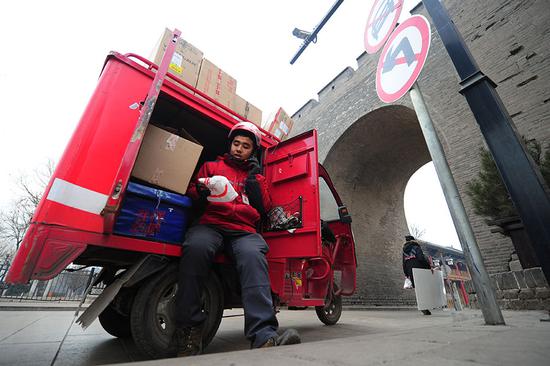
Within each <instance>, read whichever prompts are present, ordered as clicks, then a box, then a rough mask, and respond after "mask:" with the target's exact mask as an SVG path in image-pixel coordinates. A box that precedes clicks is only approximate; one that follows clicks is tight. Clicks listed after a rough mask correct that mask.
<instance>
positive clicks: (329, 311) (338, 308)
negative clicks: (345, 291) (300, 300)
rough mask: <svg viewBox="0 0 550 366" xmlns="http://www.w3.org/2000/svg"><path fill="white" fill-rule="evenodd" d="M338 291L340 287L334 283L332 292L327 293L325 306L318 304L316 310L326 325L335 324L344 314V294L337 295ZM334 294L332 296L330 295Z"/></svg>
mask: <svg viewBox="0 0 550 366" xmlns="http://www.w3.org/2000/svg"><path fill="white" fill-rule="evenodd" d="M337 291H338V287H337V286H336V284H334V288H333V291H332V294H329V295H327V298H326V299H325V305H324V306H316V307H315V312H316V313H317V317H318V318H319V320H320V321H322V322H323V323H325V324H326V325H334V324H336V323H338V320H340V316H341V315H342V296H341V295H335V294H334V293H335V292H337ZM330 295H332V296H330Z"/></svg>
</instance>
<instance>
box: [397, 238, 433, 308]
mask: <svg viewBox="0 0 550 366" xmlns="http://www.w3.org/2000/svg"><path fill="white" fill-rule="evenodd" d="M413 268H423V269H432V266H431V264H430V261H429V260H428V259H427V258H426V256H425V255H424V252H422V248H421V247H420V244H418V242H417V241H416V239H415V238H414V236H412V235H407V236H405V244H403V273H405V276H406V277H407V278H408V279H409V280H411V282H412V287H413V288H414V277H413ZM421 311H422V314H424V315H432V313H431V312H430V310H427V309H426V310H421Z"/></svg>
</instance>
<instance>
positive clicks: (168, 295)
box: [130, 264, 223, 358]
mask: <svg viewBox="0 0 550 366" xmlns="http://www.w3.org/2000/svg"><path fill="white" fill-rule="evenodd" d="M177 274H178V268H177V266H176V265H175V264H174V265H170V266H168V267H167V268H165V269H164V270H162V271H161V272H159V273H157V274H155V275H154V276H153V277H152V278H151V279H149V280H148V281H147V282H146V283H145V284H144V285H142V286H141V288H140V289H139V290H138V292H137V294H136V298H135V300H134V304H133V306H132V315H131V318H130V323H131V328H132V337H133V338H134V342H135V344H136V346H137V347H138V348H139V349H140V350H141V351H142V352H143V353H144V354H146V355H148V356H149V357H151V358H166V357H173V356H174V355H175V354H176V344H175V343H174V342H173V340H172V338H173V334H174V331H175V314H176V311H177V309H176V304H175V295H176V291H177ZM222 294H223V289H222V287H221V284H220V281H219V279H218V276H217V275H216V274H215V273H212V275H211V276H210V277H209V279H208V281H207V282H206V284H205V289H204V291H203V295H202V306H203V309H204V312H205V313H206V314H207V319H206V324H205V328H204V334H203V347H206V346H207V345H208V344H209V343H210V342H211V341H212V339H213V338H214V335H215V334H216V331H217V330H218V328H219V326H220V322H221V319H222V315H223V295H222Z"/></svg>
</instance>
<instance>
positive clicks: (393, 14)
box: [365, 0, 403, 53]
mask: <svg viewBox="0 0 550 366" xmlns="http://www.w3.org/2000/svg"><path fill="white" fill-rule="evenodd" d="M401 9H403V0H375V1H374V4H373V6H372V8H371V11H370V14H369V17H368V19H367V26H366V27H365V50H367V53H376V52H378V50H379V49H380V48H382V46H383V45H384V42H386V39H388V37H389V36H390V34H391V32H392V31H393V29H394V28H395V25H396V24H397V20H398V19H399V15H400V14H401Z"/></svg>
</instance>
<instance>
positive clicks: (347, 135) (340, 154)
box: [323, 105, 431, 305]
mask: <svg viewBox="0 0 550 366" xmlns="http://www.w3.org/2000/svg"><path fill="white" fill-rule="evenodd" d="M429 161H431V158H430V155H429V152H428V149H427V147H426V143H425V141H424V138H423V136H422V132H421V130H420V126H419V125H418V120H417V118H416V115H415V112H414V110H412V109H410V108H408V107H405V106H401V105H390V106H384V107H381V108H378V109H376V110H374V111H371V112H369V113H367V114H365V115H364V116H362V117H361V118H359V119H358V120H357V121H355V122H354V123H353V124H351V125H350V126H349V127H348V128H347V130H345V131H344V132H343V133H342V135H341V136H340V137H339V138H338V139H337V140H336V142H335V143H334V144H333V145H332V147H331V148H330V150H329V152H328V154H327V156H326V158H325V159H324V162H323V164H324V165H325V167H326V168H327V169H328V171H330V173H331V178H332V179H333V181H334V183H335V185H336V187H337V189H338V191H339V193H340V195H341V196H342V199H343V200H344V202H345V203H346V204H347V205H348V207H349V209H350V212H351V214H352V217H353V230H354V235H355V239H356V250H357V260H358V281H357V289H358V291H357V297H359V298H360V299H361V302H362V303H366V304H369V305H398V304H403V303H405V304H414V294H413V293H412V292H410V291H404V290H403V289H402V285H403V283H402V281H403V274H402V270H401V247H402V243H403V236H404V235H405V234H406V233H407V232H408V229H407V222H406V219H405V211H404V206H403V201H404V200H403V196H404V191H405V187H406V185H407V182H408V181H409V179H410V177H411V176H412V174H414V172H416V171H417V170H418V169H419V168H420V167H422V166H423V165H424V164H426V163H427V162H429Z"/></svg>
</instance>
